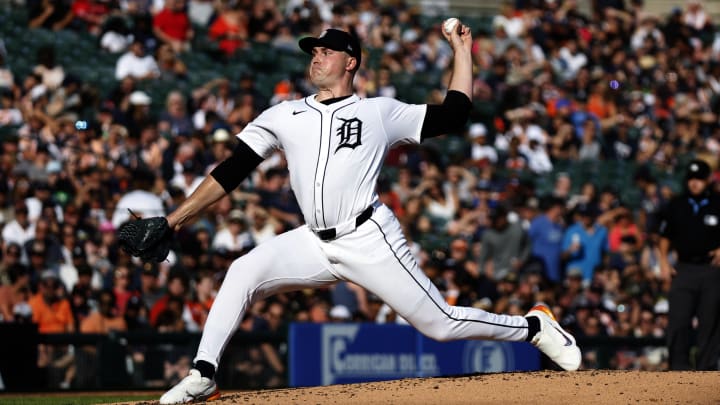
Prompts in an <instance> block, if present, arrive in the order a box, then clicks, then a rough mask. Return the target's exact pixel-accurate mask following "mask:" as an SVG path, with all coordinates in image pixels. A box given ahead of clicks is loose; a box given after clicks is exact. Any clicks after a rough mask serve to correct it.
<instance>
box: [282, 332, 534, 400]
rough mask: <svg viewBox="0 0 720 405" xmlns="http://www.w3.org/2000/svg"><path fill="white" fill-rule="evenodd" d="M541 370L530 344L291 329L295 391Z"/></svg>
mask: <svg viewBox="0 0 720 405" xmlns="http://www.w3.org/2000/svg"><path fill="white" fill-rule="evenodd" d="M539 367H540V353H539V352H538V351H537V349H535V348H534V347H532V345H530V344H528V343H509V342H495V341H485V340H463V341H453V342H437V341H435V340H432V339H428V338H426V337H425V336H423V335H422V334H420V333H419V332H417V330H415V329H414V328H413V327H410V326H406V325H387V324H386V325H378V324H360V323H347V324H346V323H325V324H312V323H296V324H293V325H291V327H290V334H289V368H290V370H289V371H290V376H289V377H290V385H291V386H293V387H301V386H316V385H330V384H346V383H355V382H367V381H381V380H393V379H399V378H407V377H431V376H448V375H461V374H470V373H478V372H480V373H490V372H503V371H529V370H537V369H539Z"/></svg>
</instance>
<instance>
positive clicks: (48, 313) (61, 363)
mask: <svg viewBox="0 0 720 405" xmlns="http://www.w3.org/2000/svg"><path fill="white" fill-rule="evenodd" d="M29 305H30V308H31V309H32V321H33V323H36V324H37V325H38V331H39V332H40V333H70V332H74V331H75V322H74V319H73V314H72V309H71V308H70V301H68V299H67V296H66V294H65V287H64V286H63V285H62V283H61V282H60V279H59V277H58V275H57V274H56V273H55V272H54V271H52V270H45V271H44V272H43V273H42V275H41V276H40V282H39V283H38V292H37V294H35V295H34V296H33V297H32V298H30V302H29ZM38 367H39V368H41V369H42V368H53V369H61V370H64V379H63V381H61V382H60V383H59V387H60V388H63V389H67V388H70V384H71V382H72V380H73V379H74V378H75V357H74V355H73V352H72V350H70V348H69V347H68V346H59V345H54V346H50V345H42V344H41V345H38Z"/></svg>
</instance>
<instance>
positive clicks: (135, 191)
mask: <svg viewBox="0 0 720 405" xmlns="http://www.w3.org/2000/svg"><path fill="white" fill-rule="evenodd" d="M154 184H155V174H154V173H152V172H150V171H149V170H147V169H144V168H138V169H137V170H135V171H134V172H133V177H132V187H131V189H130V191H128V192H127V193H125V194H124V195H122V196H121V197H120V200H119V201H118V203H117V205H116V206H115V212H114V213H113V217H112V225H113V226H114V227H115V228H119V227H120V225H122V224H123V223H124V222H125V221H127V220H130V219H131V217H130V211H132V212H133V213H134V214H135V215H137V216H139V217H145V216H157V215H164V214H165V206H164V204H163V201H162V199H161V198H160V197H158V196H157V195H156V194H155V193H153V192H152V191H151V190H152V188H153V186H154Z"/></svg>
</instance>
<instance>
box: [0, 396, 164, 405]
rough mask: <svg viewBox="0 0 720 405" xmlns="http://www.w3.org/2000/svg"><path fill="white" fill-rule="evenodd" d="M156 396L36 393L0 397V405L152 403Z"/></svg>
mask: <svg viewBox="0 0 720 405" xmlns="http://www.w3.org/2000/svg"><path fill="white" fill-rule="evenodd" d="M158 398H159V396H158V394H121V393H115V394H99V393H98V394H75V395H73V394H72V393H62V394H56V393H37V394H27V395H20V394H17V395H15V394H12V395H10V394H8V395H5V394H3V395H0V405H90V404H108V403H114V402H135V401H154V400H157V399H158Z"/></svg>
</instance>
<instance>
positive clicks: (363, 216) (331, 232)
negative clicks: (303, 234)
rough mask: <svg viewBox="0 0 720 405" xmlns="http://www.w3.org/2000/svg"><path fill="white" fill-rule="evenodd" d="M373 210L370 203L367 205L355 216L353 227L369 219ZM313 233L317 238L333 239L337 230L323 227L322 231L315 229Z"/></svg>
mask: <svg viewBox="0 0 720 405" xmlns="http://www.w3.org/2000/svg"><path fill="white" fill-rule="evenodd" d="M373 211H375V208H374V207H373V206H372V205H369V206H368V207H367V208H365V211H363V212H362V213H360V215H358V216H357V218H355V228H357V227H359V226H360V225H362V224H363V223H365V221H367V220H368V219H370V217H371V216H372V214H373ZM315 234H316V235H317V236H318V238H320V239H322V240H332V239H335V235H337V232H335V228H328V229H323V230H322V231H316V232H315Z"/></svg>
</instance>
